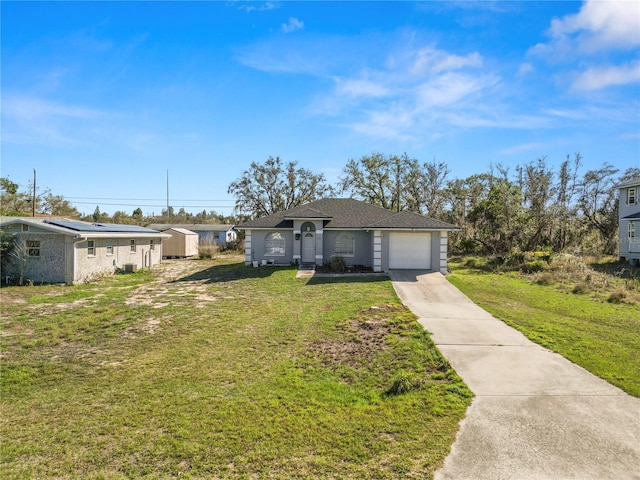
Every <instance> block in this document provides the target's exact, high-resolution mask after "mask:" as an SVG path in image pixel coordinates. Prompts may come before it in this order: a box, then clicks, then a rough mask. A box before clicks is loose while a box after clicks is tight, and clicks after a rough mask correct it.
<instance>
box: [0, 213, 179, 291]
mask: <svg viewBox="0 0 640 480" xmlns="http://www.w3.org/2000/svg"><path fill="white" fill-rule="evenodd" d="M0 230H1V231H2V234H3V235H5V236H9V237H10V238H12V239H13V240H12V241H13V242H14V245H15V247H14V250H13V251H14V254H13V255H11V258H10V259H9V261H8V262H7V265H3V270H2V282H3V283H13V284H16V283H19V282H20V281H21V280H22V281H26V280H27V279H28V280H31V281H32V282H34V283H36V284H37V283H66V284H74V283H83V282H86V281H89V280H91V279H94V278H96V277H99V276H101V275H105V274H113V273H114V272H115V271H116V270H118V269H123V270H128V271H135V270H138V269H143V268H152V267H153V266H154V265H157V264H158V263H160V262H161V261H162V240H163V239H165V238H168V237H169V235H167V234H165V233H161V232H159V231H157V230H153V229H150V228H145V227H140V226H137V225H119V224H108V223H88V222H81V221H78V220H70V219H66V218H39V217H2V218H1V219H0Z"/></svg>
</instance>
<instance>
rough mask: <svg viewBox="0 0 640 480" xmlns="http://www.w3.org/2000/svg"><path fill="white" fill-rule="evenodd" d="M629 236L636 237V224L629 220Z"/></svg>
mask: <svg viewBox="0 0 640 480" xmlns="http://www.w3.org/2000/svg"><path fill="white" fill-rule="evenodd" d="M628 231H629V238H636V225H635V223H633V222H629V227H628Z"/></svg>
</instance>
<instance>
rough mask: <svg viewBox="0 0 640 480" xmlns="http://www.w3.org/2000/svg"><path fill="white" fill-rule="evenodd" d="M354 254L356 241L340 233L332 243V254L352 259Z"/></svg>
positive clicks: (351, 236) (348, 235) (347, 234)
mask: <svg viewBox="0 0 640 480" xmlns="http://www.w3.org/2000/svg"><path fill="white" fill-rule="evenodd" d="M355 253H356V240H355V238H353V235H351V234H349V233H341V234H340V235H338V236H337V237H336V239H335V241H334V242H333V254H334V255H335V256H340V257H353V256H354V255H355Z"/></svg>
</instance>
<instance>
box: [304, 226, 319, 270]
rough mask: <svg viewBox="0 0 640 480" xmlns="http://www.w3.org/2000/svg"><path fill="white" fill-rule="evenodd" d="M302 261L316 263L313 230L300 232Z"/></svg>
mask: <svg viewBox="0 0 640 480" xmlns="http://www.w3.org/2000/svg"><path fill="white" fill-rule="evenodd" d="M302 263H316V234H315V233H314V232H304V233H303V234H302Z"/></svg>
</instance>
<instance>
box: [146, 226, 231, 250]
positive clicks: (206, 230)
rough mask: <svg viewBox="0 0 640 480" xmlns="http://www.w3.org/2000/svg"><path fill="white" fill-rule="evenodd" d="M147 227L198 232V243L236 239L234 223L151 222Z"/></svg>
mask: <svg viewBox="0 0 640 480" xmlns="http://www.w3.org/2000/svg"><path fill="white" fill-rule="evenodd" d="M149 228H153V229H154V230H159V231H161V232H162V231H164V230H168V229H169V228H184V229H185V230H191V231H192V232H196V233H197V234H198V239H199V240H198V241H199V243H200V245H216V244H223V243H227V242H235V241H237V240H238V232H236V230H235V225H223V224H222V225H221V224H217V225H214V224H208V223H152V224H151V225H149Z"/></svg>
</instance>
